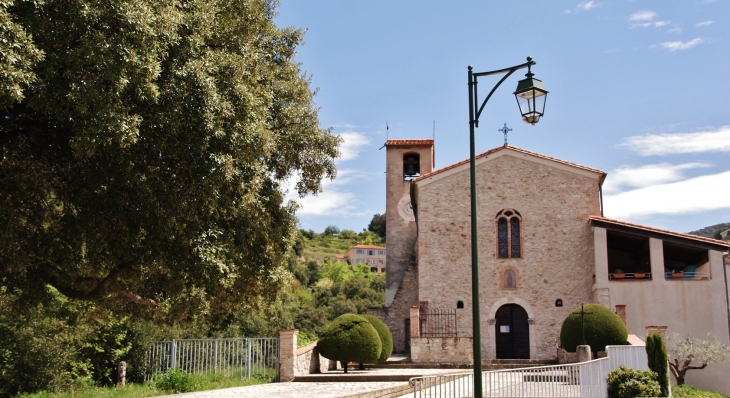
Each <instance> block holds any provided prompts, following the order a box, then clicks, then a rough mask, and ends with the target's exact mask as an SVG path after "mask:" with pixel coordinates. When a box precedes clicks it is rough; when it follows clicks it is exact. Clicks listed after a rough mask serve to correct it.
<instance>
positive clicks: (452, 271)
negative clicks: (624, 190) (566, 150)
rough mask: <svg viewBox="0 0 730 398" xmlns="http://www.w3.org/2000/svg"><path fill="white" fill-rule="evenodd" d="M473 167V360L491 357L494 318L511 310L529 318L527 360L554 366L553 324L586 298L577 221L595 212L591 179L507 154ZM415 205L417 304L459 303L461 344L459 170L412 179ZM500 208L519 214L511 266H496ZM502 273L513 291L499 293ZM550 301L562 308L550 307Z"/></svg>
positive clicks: (466, 283) (466, 296)
mask: <svg viewBox="0 0 730 398" xmlns="http://www.w3.org/2000/svg"><path fill="white" fill-rule="evenodd" d="M476 168H477V206H478V208H479V213H478V215H477V218H478V238H479V276H480V309H481V314H482V316H481V330H482V342H483V352H482V357H483V358H484V359H493V358H495V344H494V328H495V325H494V313H496V311H497V309H498V308H499V306H501V305H503V304H506V303H515V304H519V305H521V306H522V307H523V308H525V310H526V311H527V312H528V315H529V317H530V321H529V322H530V326H529V327H530V345H531V350H530V352H531V359H555V357H556V347H555V344H556V339H557V338H558V336H559V333H560V327H561V325H562V320H563V319H564V318H565V317H566V316H567V315H568V313H569V312H570V311H571V310H572V309H574V308H576V307H578V306H580V304H581V303H588V302H591V300H592V297H593V292H592V290H591V287H592V285H593V283H592V274H593V272H594V271H593V270H594V269H595V267H594V259H595V256H594V245H593V230H592V229H591V227H590V226H589V224H588V222H587V219H588V216H590V215H598V214H600V207H599V206H600V205H599V197H598V191H599V190H598V181H599V175H598V174H597V173H592V172H589V171H586V170H581V169H577V168H573V167H571V166H568V165H563V164H557V163H552V162H548V161H545V160H544V159H537V160H535V159H533V158H531V157H530V156H527V155H524V154H521V153H514V152H513V151H511V150H502V151H499V152H497V153H496V154H495V155H490V156H488V157H484V158H481V159H478V160H477V167H476ZM445 177H448V178H445ZM417 198H418V202H417V203H418V223H419V228H418V231H419V236H418V255H419V258H418V264H419V265H418V267H419V273H418V276H419V289H420V297H419V300H420V301H428V305H429V308H456V305H457V302H458V301H463V303H464V308H463V309H459V310H458V311H457V314H458V315H457V319H458V330H459V335H460V336H467V337H468V336H471V335H472V317H471V313H472V309H471V308H472V302H471V293H470V292H471V254H470V248H471V236H470V235H471V234H470V199H469V170H468V165H466V167H461V168H455V169H452V170H448V171H447V172H444V173H442V174H439V175H436V176H434V177H433V178H425V179H423V180H421V181H419V182H418V188H417ZM505 208H512V209H515V210H517V211H518V212H519V213H520V214H521V216H522V227H521V229H522V230H521V232H522V249H523V250H522V252H523V257H522V258H519V259H498V258H496V245H497V243H496V224H495V216H496V215H497V213H498V212H499V211H500V210H502V209H505ZM389 227H390V226H389ZM389 243H390V242H389ZM507 268H511V269H513V270H515V271H516V273H517V277H518V285H517V287H516V288H514V289H504V288H500V280H501V276H502V273H503V272H504V270H505V269H507ZM557 299H561V300H562V301H563V306H562V307H556V306H555V301H556V300H557Z"/></svg>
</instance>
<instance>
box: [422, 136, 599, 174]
mask: <svg viewBox="0 0 730 398" xmlns="http://www.w3.org/2000/svg"><path fill="white" fill-rule="evenodd" d="M414 141H417V140H414ZM424 141H431V140H424ZM504 150H512V151H515V152H519V153H522V154H525V155H530V156H534V157H536V158H539V159H544V160H549V161H552V162H556V163H560V164H563V165H567V166H571V167H575V168H578V169H581V170H585V171H590V172H593V173H597V174H599V175H600V176H601V183H603V180H604V179H605V178H606V173H605V172H604V171H601V170H598V169H594V168H592V167H588V166H583V165H579V164H577V163H571V162H568V161H566V160H562V159H558V158H554V157H552V156H547V155H542V154H539V153H537V152H532V151H528V150H527V149H522V148H518V147H516V146H512V145H508V144H504V145H503V146H500V147H497V148H494V149H491V150H489V151H486V152H482V153H480V154H478V155H476V156H475V159H481V158H483V157H487V156H489V155H492V154H495V153H497V152H499V151H504ZM467 164H469V159H464V160H462V161H460V162H456V163H454V164H451V165H448V166H446V167H442V168H440V169H438V170H434V171H432V172H430V173H427V174H424V175H422V176H420V177H418V178H415V179H414V180H413V181H414V182H418V181H421V180H423V179H426V178H429V177H433V176H435V175H437V174H441V173H443V172H445V171H448V170H451V169H455V168H457V167H459V166H463V165H467Z"/></svg>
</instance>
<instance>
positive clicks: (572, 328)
mask: <svg viewBox="0 0 730 398" xmlns="http://www.w3.org/2000/svg"><path fill="white" fill-rule="evenodd" d="M584 308H585V311H586V312H590V313H591V314H589V315H585V330H586V344H588V345H590V346H591V351H593V352H598V351H603V350H605V349H606V346H607V345H625V344H626V339H627V338H628V337H629V331H628V330H627V329H626V325H624V323H623V321H621V318H619V317H618V315H616V314H614V313H613V311H611V310H609V309H608V308H606V307H604V306H603V305H601V304H586V305H585V306H584ZM581 342H582V332H581V316H580V307H578V308H576V309H574V310H573V311H572V312H571V313H570V314H569V315H568V317H567V318H565V321H563V327H562V328H561V330H560V343H561V344H562V346H563V348H564V349H565V350H566V351H569V352H575V350H576V348H577V347H578V346H579V345H580V344H581Z"/></svg>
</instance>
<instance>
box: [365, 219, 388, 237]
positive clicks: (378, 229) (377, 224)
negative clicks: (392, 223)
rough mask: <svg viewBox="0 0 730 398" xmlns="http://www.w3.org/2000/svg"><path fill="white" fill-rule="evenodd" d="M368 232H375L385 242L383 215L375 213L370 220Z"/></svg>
mask: <svg viewBox="0 0 730 398" xmlns="http://www.w3.org/2000/svg"><path fill="white" fill-rule="evenodd" d="M368 231H370V232H375V233H376V234H378V236H380V238H381V239H383V240H385V213H383V214H380V213H377V214H375V215H374V216H373V219H372V220H370V224H369V225H368Z"/></svg>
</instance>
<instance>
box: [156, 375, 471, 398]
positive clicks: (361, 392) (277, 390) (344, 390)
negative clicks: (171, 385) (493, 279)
mask: <svg viewBox="0 0 730 398" xmlns="http://www.w3.org/2000/svg"><path fill="white" fill-rule="evenodd" d="M466 371H468V369H462V370H459V369H368V370H365V371H357V370H352V371H349V372H348V374H353V375H357V374H368V375H373V374H377V375H403V374H406V375H433V374H450V373H461V372H466ZM327 374H328V375H330V374H332V375H333V376H337V375H342V372H341V371H340V372H329V373H327ZM406 386H408V382H404V381H398V382H359V383H358V382H347V381H336V382H335V381H333V382H312V383H307V382H289V383H270V384H259V385H255V386H247V387H233V388H226V389H222V390H210V391H198V392H191V393H185V394H176V395H166V396H164V397H167V398H173V397H174V398H183V397H184V398H192V397H194V398H228V397H236V398H239V397H252V398H253V397H256V398H259V397H266V398H268V397H271V398H290V397H291V398H294V397H297V398H298V397H316V398H340V397H368V396H378V395H379V394H373V393H374V392H376V391H380V390H385V389H393V388H398V387H406ZM368 393H370V394H368ZM406 393H407V392H406ZM399 395H400V394H399Z"/></svg>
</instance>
